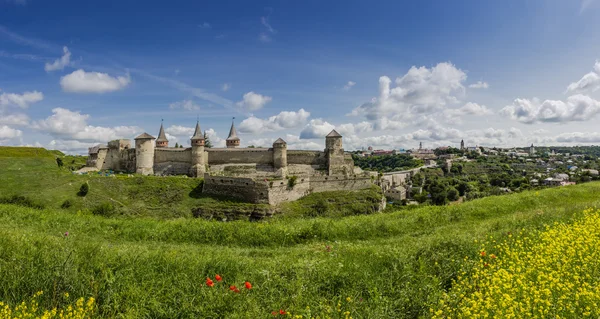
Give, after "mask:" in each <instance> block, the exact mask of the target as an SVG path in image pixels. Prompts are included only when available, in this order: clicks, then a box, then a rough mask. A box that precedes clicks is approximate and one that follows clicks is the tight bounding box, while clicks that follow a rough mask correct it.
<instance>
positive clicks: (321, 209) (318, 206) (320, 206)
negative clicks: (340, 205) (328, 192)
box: [308, 198, 329, 217]
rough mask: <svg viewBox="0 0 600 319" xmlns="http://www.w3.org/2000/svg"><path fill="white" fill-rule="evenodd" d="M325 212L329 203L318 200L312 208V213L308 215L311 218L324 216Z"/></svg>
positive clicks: (322, 199) (321, 199) (324, 200)
mask: <svg viewBox="0 0 600 319" xmlns="http://www.w3.org/2000/svg"><path fill="white" fill-rule="evenodd" d="M327 211H329V202H328V201H327V200H326V199H324V198H320V199H318V200H317V202H316V203H315V205H314V206H313V211H311V212H309V214H308V215H309V216H311V217H317V216H324V215H325V214H327Z"/></svg>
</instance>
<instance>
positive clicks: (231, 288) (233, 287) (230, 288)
mask: <svg viewBox="0 0 600 319" xmlns="http://www.w3.org/2000/svg"><path fill="white" fill-rule="evenodd" d="M236 289H237V287H236V286H234V285H231V286H229V290H231V291H234V290H236Z"/></svg>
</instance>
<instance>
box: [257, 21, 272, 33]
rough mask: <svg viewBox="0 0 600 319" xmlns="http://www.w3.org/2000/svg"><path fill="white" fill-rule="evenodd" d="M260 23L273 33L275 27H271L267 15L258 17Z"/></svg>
mask: <svg viewBox="0 0 600 319" xmlns="http://www.w3.org/2000/svg"><path fill="white" fill-rule="evenodd" d="M260 23H261V24H262V25H263V26H264V27H265V28H267V31H269V33H275V29H273V27H272V26H271V24H270V23H269V17H260Z"/></svg>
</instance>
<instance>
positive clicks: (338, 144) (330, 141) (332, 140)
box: [325, 130, 343, 153]
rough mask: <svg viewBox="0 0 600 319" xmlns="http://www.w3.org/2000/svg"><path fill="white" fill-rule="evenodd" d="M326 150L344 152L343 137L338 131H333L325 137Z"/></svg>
mask: <svg viewBox="0 0 600 319" xmlns="http://www.w3.org/2000/svg"><path fill="white" fill-rule="evenodd" d="M325 149H326V150H329V151H334V152H336V153H338V152H339V151H342V152H343V147H342V136H341V135H340V133H338V132H337V131H336V130H332V131H331V132H330V133H329V134H327V136H325Z"/></svg>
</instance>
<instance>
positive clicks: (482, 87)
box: [469, 81, 490, 89]
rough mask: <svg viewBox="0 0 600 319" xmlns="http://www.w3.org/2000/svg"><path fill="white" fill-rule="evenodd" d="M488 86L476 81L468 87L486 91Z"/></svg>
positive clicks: (485, 83)
mask: <svg viewBox="0 0 600 319" xmlns="http://www.w3.org/2000/svg"><path fill="white" fill-rule="evenodd" d="M489 87H490V85H489V84H488V83H487V82H482V81H477V83H473V84H471V85H469V88H471V89H487V88H489Z"/></svg>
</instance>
